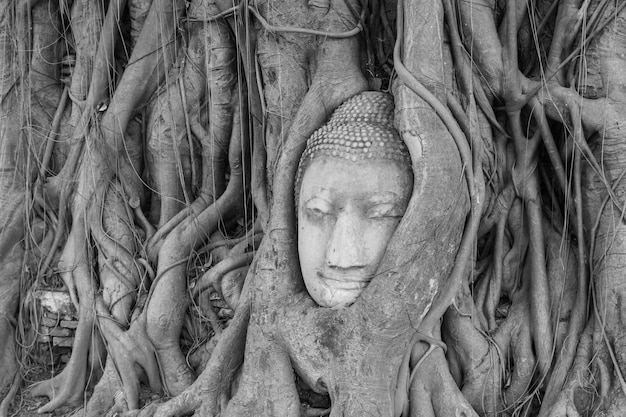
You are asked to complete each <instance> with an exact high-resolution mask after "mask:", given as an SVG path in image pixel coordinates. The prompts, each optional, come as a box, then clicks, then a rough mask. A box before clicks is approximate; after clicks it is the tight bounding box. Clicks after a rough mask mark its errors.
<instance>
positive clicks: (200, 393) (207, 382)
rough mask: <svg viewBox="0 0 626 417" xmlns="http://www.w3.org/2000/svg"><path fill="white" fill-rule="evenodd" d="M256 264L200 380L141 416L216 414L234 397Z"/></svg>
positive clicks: (161, 416) (143, 411)
mask: <svg viewBox="0 0 626 417" xmlns="http://www.w3.org/2000/svg"><path fill="white" fill-rule="evenodd" d="M254 270H255V268H254V264H253V266H252V267H251V268H250V271H251V272H250V273H249V275H250V276H248V277H247V278H248V279H246V284H245V285H244V289H243V293H242V299H241V302H240V306H239V308H237V311H236V312H235V317H234V318H233V320H232V321H231V323H230V325H229V326H228V328H227V329H226V330H225V331H224V332H223V333H222V335H221V337H220V340H219V342H218V344H217V346H216V347H215V349H214V350H213V354H212V355H211V359H210V360H209V362H208V364H207V366H206V367H205V369H204V371H203V372H202V374H200V376H199V377H198V378H197V379H196V381H195V382H194V383H193V384H192V385H190V386H189V387H188V388H187V389H186V390H185V391H183V392H182V393H181V394H180V395H178V396H176V397H174V398H172V399H171V400H169V401H167V402H165V403H163V404H159V405H158V406H156V407H154V406H151V407H147V408H146V409H144V410H142V411H141V413H140V414H139V416H140V417H151V416H154V417H168V416H182V415H186V414H189V413H191V412H194V411H196V412H197V414H198V415H202V416H214V415H219V413H220V410H222V411H223V410H224V409H225V406H226V404H227V402H228V400H229V399H230V390H231V384H232V382H233V379H234V377H235V374H236V373H237V371H238V370H239V366H240V365H241V363H242V362H243V354H244V347H245V340H246V333H247V327H248V322H249V320H250V298H249V297H250V295H249V291H250V290H249V289H248V288H249V287H250V286H251V285H252V284H251V281H253V279H252V278H253V276H254V273H253V272H252V271H254Z"/></svg>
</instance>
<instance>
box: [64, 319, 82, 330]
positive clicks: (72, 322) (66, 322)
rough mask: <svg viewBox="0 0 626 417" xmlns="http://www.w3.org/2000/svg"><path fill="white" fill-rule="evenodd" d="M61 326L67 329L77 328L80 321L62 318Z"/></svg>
mask: <svg viewBox="0 0 626 417" xmlns="http://www.w3.org/2000/svg"><path fill="white" fill-rule="evenodd" d="M61 327H65V328H66V329H75V328H77V327H78V321H76V320H61Z"/></svg>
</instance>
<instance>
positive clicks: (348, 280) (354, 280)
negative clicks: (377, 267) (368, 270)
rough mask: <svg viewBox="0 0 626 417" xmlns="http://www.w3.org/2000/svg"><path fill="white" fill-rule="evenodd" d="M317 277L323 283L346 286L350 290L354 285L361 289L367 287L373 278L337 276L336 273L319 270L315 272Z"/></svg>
mask: <svg viewBox="0 0 626 417" xmlns="http://www.w3.org/2000/svg"><path fill="white" fill-rule="evenodd" d="M317 276H318V277H319V278H321V279H323V280H325V281H334V282H335V283H334V284H333V285H335V286H337V285H338V284H346V285H347V286H349V287H351V288H353V287H354V284H358V286H359V287H361V288H362V287H364V286H365V285H367V284H368V283H369V282H370V281H371V280H372V278H373V276H371V275H365V276H358V275H354V274H341V273H339V274H338V273H336V272H329V271H319V270H318V271H317ZM350 284H352V285H350ZM339 286H340V285H339Z"/></svg>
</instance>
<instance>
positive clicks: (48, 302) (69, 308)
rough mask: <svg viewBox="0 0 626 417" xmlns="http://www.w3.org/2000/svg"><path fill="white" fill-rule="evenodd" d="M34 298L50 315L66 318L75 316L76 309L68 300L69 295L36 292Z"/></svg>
mask: <svg viewBox="0 0 626 417" xmlns="http://www.w3.org/2000/svg"><path fill="white" fill-rule="evenodd" d="M35 298H37V299H38V300H39V303H40V305H41V306H42V307H44V308H45V309H46V310H48V311H49V312H51V313H55V314H58V315H66V316H71V317H73V316H75V314H76V309H75V308H74V305H73V304H72V301H71V300H70V295H69V294H68V293H67V292H65V291H56V290H37V291H35Z"/></svg>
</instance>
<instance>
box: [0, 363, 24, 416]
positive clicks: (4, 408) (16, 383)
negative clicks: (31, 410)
mask: <svg viewBox="0 0 626 417" xmlns="http://www.w3.org/2000/svg"><path fill="white" fill-rule="evenodd" d="M20 382H22V373H21V371H19V370H18V371H16V372H15V375H13V382H12V383H11V388H10V389H9V392H8V393H7V395H5V397H4V398H3V399H2V402H0V417H8V416H9V407H10V406H11V403H12V402H13V399H14V398H15V394H17V390H18V389H19V388H20ZM2 388H3V387H2V386H0V389H2Z"/></svg>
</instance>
